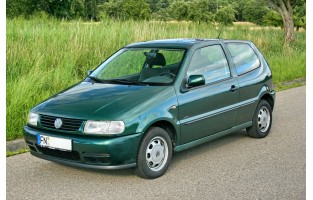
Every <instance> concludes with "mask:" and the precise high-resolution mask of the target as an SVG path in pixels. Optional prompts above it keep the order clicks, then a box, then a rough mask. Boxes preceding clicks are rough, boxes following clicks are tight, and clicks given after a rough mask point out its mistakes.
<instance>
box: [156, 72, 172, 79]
mask: <svg viewBox="0 0 313 200" xmlns="http://www.w3.org/2000/svg"><path fill="white" fill-rule="evenodd" d="M164 75H169V76H170V78H172V79H173V78H175V76H176V75H175V74H173V73H171V72H163V73H162V74H160V76H164Z"/></svg>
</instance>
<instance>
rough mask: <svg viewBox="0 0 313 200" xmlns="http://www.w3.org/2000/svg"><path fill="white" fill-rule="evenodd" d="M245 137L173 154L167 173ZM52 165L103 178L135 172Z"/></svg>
mask: <svg viewBox="0 0 313 200" xmlns="http://www.w3.org/2000/svg"><path fill="white" fill-rule="evenodd" d="M245 137H247V132H246V131H245V130H241V131H237V132H234V133H232V134H229V135H227V136H224V137H221V138H217V139H215V140H212V141H210V142H206V143H203V144H201V145H199V146H196V147H193V148H190V149H187V150H185V151H182V152H178V153H174V155H173V157H172V161H171V164H170V167H169V171H171V170H175V168H179V167H181V166H180V163H181V162H182V161H183V160H186V159H188V158H191V157H192V156H197V155H201V154H207V153H208V152H209V151H211V150H213V149H216V148H223V146H225V145H228V144H229V143H231V142H234V141H237V140H240V139H243V138H245ZM52 163H53V164H55V165H59V166H62V167H66V168H68V169H71V168H72V169H73V168H74V169H76V170H78V171H79V172H81V173H96V174H99V175H103V176H116V177H127V176H134V175H136V173H135V170H134V169H135V168H128V169H110V170H102V169H88V168H81V167H75V166H69V165H66V164H61V163H55V162H52ZM49 164H50V163H49Z"/></svg>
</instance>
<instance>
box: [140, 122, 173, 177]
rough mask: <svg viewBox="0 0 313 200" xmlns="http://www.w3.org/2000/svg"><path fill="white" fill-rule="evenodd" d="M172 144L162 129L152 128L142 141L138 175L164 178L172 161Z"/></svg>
mask: <svg viewBox="0 0 313 200" xmlns="http://www.w3.org/2000/svg"><path fill="white" fill-rule="evenodd" d="M172 149H173V147H172V142H171V138H170V136H169V134H168V133H167V132H166V131H165V130H164V129H162V128H159V127H152V128H151V129H150V130H149V131H148V132H147V134H146V135H145V136H144V138H143V139H142V141H141V144H140V147H139V152H138V156H137V169H136V172H137V174H138V175H139V176H140V177H142V178H147V179H153V178H157V177H160V176H162V175H163V174H164V173H165V172H166V170H167V168H168V166H169V164H170V162H171V159H172Z"/></svg>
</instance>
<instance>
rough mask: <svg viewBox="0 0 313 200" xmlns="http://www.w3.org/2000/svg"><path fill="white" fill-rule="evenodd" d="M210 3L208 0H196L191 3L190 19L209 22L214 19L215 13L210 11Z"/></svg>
mask: <svg viewBox="0 0 313 200" xmlns="http://www.w3.org/2000/svg"><path fill="white" fill-rule="evenodd" d="M208 8H209V3H208V1H206V0H195V1H192V2H191V3H190V6H189V10H190V11H189V12H188V19H189V20H191V21H194V22H198V23H200V22H208V21H212V20H213V14H212V13H211V12H209V10H208Z"/></svg>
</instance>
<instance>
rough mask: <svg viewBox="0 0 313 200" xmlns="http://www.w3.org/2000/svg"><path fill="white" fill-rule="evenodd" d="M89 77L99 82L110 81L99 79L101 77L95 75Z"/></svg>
mask: <svg viewBox="0 0 313 200" xmlns="http://www.w3.org/2000/svg"><path fill="white" fill-rule="evenodd" d="M88 78H90V79H91V80H93V81H95V82H98V83H108V81H107V80H103V79H99V78H97V77H94V76H88Z"/></svg>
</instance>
